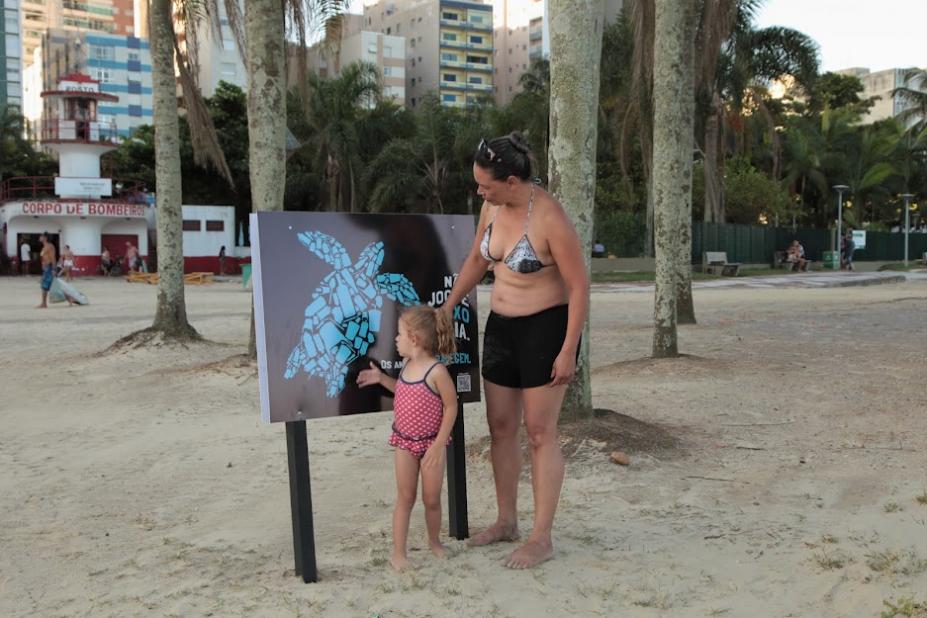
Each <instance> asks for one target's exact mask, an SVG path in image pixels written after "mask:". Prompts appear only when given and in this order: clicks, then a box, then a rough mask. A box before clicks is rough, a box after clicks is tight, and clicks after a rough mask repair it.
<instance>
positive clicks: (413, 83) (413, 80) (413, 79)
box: [412, 77, 415, 100]
mask: <svg viewBox="0 0 927 618" xmlns="http://www.w3.org/2000/svg"><path fill="white" fill-rule="evenodd" d="M412 85H413V86H414V85H415V78H414V77H413V78H412ZM413 100H414V99H413Z"/></svg>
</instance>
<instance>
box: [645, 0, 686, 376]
mask: <svg viewBox="0 0 927 618" xmlns="http://www.w3.org/2000/svg"><path fill="white" fill-rule="evenodd" d="M655 4H656V6H655V15H654V33H655V36H654V52H653V57H654V65H653V73H654V81H653V109H654V115H653V126H654V132H653V147H654V158H653V191H654V243H655V245H656V247H655V248H656V265H657V272H656V294H655V300H654V333H653V356H654V357H655V358H664V357H669V356H677V355H678V354H679V351H678V343H677V336H676V296H677V281H678V267H677V264H678V263H679V262H680V261H681V256H680V253H681V251H680V245H681V244H682V243H681V242H680V239H685V238H686V237H688V236H689V234H691V225H690V221H689V220H688V219H687V218H686V212H689V213H690V215H689V216H690V217H691V208H692V147H693V145H694V132H693V128H694V127H693V120H694V115H695V88H694V80H695V75H694V73H695V71H694V66H693V44H694V32H693V25H692V24H693V23H694V19H693V18H694V13H695V6H694V0H656V3H655ZM690 242H691V239H690ZM687 257H688V256H686V258H687Z"/></svg>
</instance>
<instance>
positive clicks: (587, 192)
mask: <svg viewBox="0 0 927 618" xmlns="http://www.w3.org/2000/svg"><path fill="white" fill-rule="evenodd" d="M549 14H550V31H551V33H554V34H553V36H552V37H551V50H550V58H551V62H550V151H549V153H548V158H549V162H550V163H549V165H550V182H549V187H550V190H551V192H552V193H553V194H554V196H555V197H556V198H557V199H558V200H559V201H560V203H561V204H563V206H564V208H565V209H566V211H567V214H568V215H569V216H570V219H571V220H572V221H573V225H574V226H576V231H577V233H578V234H579V239H580V243H581V247H582V249H583V257H584V259H585V261H586V272H587V275H588V273H589V270H590V265H591V263H590V256H591V248H592V223H593V214H594V209H595V186H596V173H595V166H596V143H597V139H596V135H597V129H598V107H599V63H600V62H601V56H602V53H601V50H602V28H603V27H604V21H605V4H604V2H601V1H600V0H593V1H584V0H551V1H550V4H549ZM584 317H586V316H584ZM589 378H590V371H589V322H588V320H586V327H585V331H584V335H583V338H582V345H581V349H580V361H579V364H578V366H577V373H576V379H575V380H574V381H573V383H572V384H571V385H570V387H569V389H568V391H567V394H566V398H565V399H564V404H563V410H564V415H565V417H568V418H584V417H591V416H592V392H591V388H590V381H589Z"/></svg>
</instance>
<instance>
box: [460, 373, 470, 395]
mask: <svg viewBox="0 0 927 618" xmlns="http://www.w3.org/2000/svg"><path fill="white" fill-rule="evenodd" d="M470 388H471V386H470V374H469V373H459V374H457V392H458V393H469V392H470Z"/></svg>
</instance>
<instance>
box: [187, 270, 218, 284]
mask: <svg viewBox="0 0 927 618" xmlns="http://www.w3.org/2000/svg"><path fill="white" fill-rule="evenodd" d="M212 276H213V273H211V272H196V273H187V274H186V275H184V276H183V282H184V283H189V284H190V285H209V284H210V283H212Z"/></svg>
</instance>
